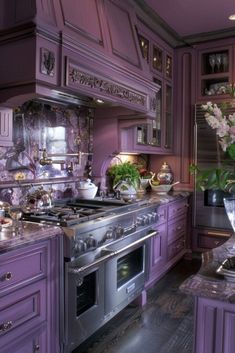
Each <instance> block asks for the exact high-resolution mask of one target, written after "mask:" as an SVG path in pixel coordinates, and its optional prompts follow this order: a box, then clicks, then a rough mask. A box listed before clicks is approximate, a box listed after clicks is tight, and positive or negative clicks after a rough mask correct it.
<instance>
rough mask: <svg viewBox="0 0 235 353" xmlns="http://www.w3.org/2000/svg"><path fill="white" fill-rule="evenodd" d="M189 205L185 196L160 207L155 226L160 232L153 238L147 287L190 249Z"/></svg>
mask: <svg viewBox="0 0 235 353" xmlns="http://www.w3.org/2000/svg"><path fill="white" fill-rule="evenodd" d="M188 205H189V200H188V198H184V199H181V200H176V201H174V202H170V203H169V204H167V205H162V206H160V207H159V208H158V211H157V214H158V221H157V223H156V226H155V227H156V230H157V232H158V234H157V235H156V236H155V237H153V238H152V240H151V254H150V270H149V279H148V281H147V283H146V287H147V288H148V287H150V286H151V285H153V284H154V283H155V282H156V281H157V280H158V279H160V278H161V277H162V276H163V275H164V274H165V273H166V272H167V271H168V270H169V269H170V268H171V267H172V266H173V265H174V264H175V263H176V262H177V261H179V260H180V258H182V257H183V256H184V255H185V254H186V253H187V251H188V250H189V249H187V244H188V243H189V242H188V241H187V236H188V217H189V213H188Z"/></svg>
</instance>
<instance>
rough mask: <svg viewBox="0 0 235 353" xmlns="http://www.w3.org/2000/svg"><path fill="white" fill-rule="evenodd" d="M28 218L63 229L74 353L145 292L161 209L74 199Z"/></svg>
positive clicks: (67, 325) (69, 341) (67, 339)
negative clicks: (158, 215)
mask: <svg viewBox="0 0 235 353" xmlns="http://www.w3.org/2000/svg"><path fill="white" fill-rule="evenodd" d="M40 213H41V212H40ZM24 218H27V219H28V220H33V221H37V222H44V223H45V222H46V223H49V224H56V225H60V226H62V227H63V230H64V233H65V237H64V310H63V316H64V334H63V336H64V341H63V346H64V349H63V352H64V353H70V352H72V351H73V350H74V349H75V348H77V347H78V346H79V345H80V344H81V343H82V342H83V341H85V340H86V339H87V338H88V337H89V336H90V335H91V334H93V333H94V332H95V331H96V330H97V329H98V328H100V327H101V326H102V325H103V324H104V323H105V322H107V321H108V320H109V319H111V318H112V317H113V316H115V315H116V314H117V313H118V312H119V311H120V310H122V309H123V308H124V307H125V306H126V305H127V304H128V303H130V302H131V301H133V300H134V299H135V298H136V297H137V296H139V295H140V294H141V292H142V291H143V290H144V284H145V281H146V279H147V277H148V270H149V261H150V256H149V252H150V241H151V238H152V237H153V236H156V235H157V231H156V226H155V225H156V221H157V206H156V205H155V206H153V205H151V206H148V205H147V204H146V203H145V202H136V203H132V204H127V203H125V202H121V201H118V200H107V201H100V200H91V201H88V200H77V199H75V200H69V201H66V202H65V201H61V202H58V203H57V204H56V205H55V207H53V208H52V209H49V210H48V211H47V212H45V213H43V214H35V213H32V214H27V215H25V216H24Z"/></svg>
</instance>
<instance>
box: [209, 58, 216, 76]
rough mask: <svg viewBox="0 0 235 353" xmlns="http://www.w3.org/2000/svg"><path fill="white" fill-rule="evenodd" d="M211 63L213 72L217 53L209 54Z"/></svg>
mask: <svg viewBox="0 0 235 353" xmlns="http://www.w3.org/2000/svg"><path fill="white" fill-rule="evenodd" d="M209 64H210V66H211V70H212V73H214V72H215V54H211V55H209Z"/></svg>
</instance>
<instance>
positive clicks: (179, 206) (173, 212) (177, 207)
mask: <svg viewBox="0 0 235 353" xmlns="http://www.w3.org/2000/svg"><path fill="white" fill-rule="evenodd" d="M188 206H189V205H188V199H184V200H181V201H177V202H174V203H172V204H170V205H169V207H168V221H170V220H171V219H172V218H175V217H177V216H180V215H183V214H185V213H186V212H187V211H188Z"/></svg>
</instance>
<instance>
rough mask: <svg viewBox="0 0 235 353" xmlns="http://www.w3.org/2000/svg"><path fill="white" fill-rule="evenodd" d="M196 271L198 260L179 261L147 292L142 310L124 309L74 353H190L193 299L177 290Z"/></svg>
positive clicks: (130, 307) (134, 307)
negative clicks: (146, 298)
mask: <svg viewBox="0 0 235 353" xmlns="http://www.w3.org/2000/svg"><path fill="white" fill-rule="evenodd" d="M199 267H200V257H199V256H195V257H194V258H193V260H192V261H188V260H182V261H180V262H179V263H178V264H177V265H176V266H175V267H174V268H173V269H172V270H171V271H170V272H169V273H168V274H167V275H165V276H164V277H163V278H162V279H161V280H160V281H159V282H158V283H157V284H156V285H155V286H154V287H152V288H150V289H149V290H148V302H147V304H146V305H145V306H144V307H143V308H139V307H136V306H134V305H133V306H131V305H130V306H128V307H127V308H125V309H124V310H122V312H120V313H119V314H118V315H117V316H116V317H115V318H113V319H112V320H111V321H110V322H108V323H107V324H106V325H105V326H103V327H102V328H101V329H100V330H99V331H97V332H96V333H95V334H94V335H93V336H92V337H90V338H89V339H88V340H87V341H86V342H84V343H83V344H82V345H81V346H80V347H79V348H78V349H77V350H76V351H74V353H179V352H180V353H192V345H193V298H192V297H191V296H187V295H185V294H184V293H181V292H180V291H179V289H178V288H179V285H180V284H181V283H182V282H183V281H184V280H185V279H186V278H187V277H188V276H190V275H191V274H194V273H196V272H197V271H198V269H199Z"/></svg>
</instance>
